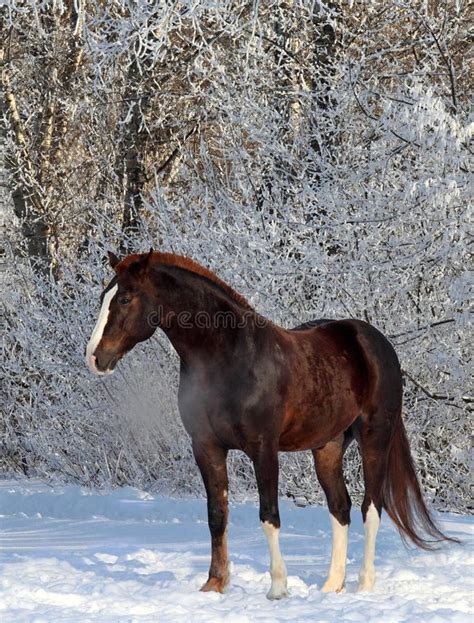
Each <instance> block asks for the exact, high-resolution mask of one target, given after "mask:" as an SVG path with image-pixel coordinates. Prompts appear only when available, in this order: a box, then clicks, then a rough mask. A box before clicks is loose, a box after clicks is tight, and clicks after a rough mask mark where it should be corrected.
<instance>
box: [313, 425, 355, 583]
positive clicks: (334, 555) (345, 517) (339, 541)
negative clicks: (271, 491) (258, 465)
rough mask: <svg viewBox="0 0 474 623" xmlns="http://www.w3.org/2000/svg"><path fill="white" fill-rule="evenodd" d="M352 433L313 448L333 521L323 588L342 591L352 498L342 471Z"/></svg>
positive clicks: (317, 471) (319, 476)
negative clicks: (321, 446)
mask: <svg viewBox="0 0 474 623" xmlns="http://www.w3.org/2000/svg"><path fill="white" fill-rule="evenodd" d="M351 440H352V434H351V432H350V431H347V432H346V433H344V434H341V435H339V437H336V438H335V439H333V440H332V441H330V442H329V443H327V444H326V445H325V446H324V447H323V448H318V449H316V450H313V456H314V464H315V467H316V475H317V477H318V480H319V482H320V484H321V486H322V488H323V490H324V493H325V495H326V499H327V502H328V507H329V512H330V516H331V524H332V552H331V564H330V565H329V572H328V578H327V580H326V582H325V584H324V586H323V587H322V589H321V590H322V591H323V592H325V593H329V592H332V591H335V592H340V591H341V590H342V589H343V587H344V580H345V577H346V558H347V535H348V531H349V524H350V510H351V499H350V497H349V494H348V492H347V488H346V485H345V482H344V476H343V472H342V457H343V455H344V451H345V449H346V447H347V446H348V444H349V443H350V441H351Z"/></svg>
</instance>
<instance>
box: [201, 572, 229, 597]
mask: <svg viewBox="0 0 474 623" xmlns="http://www.w3.org/2000/svg"><path fill="white" fill-rule="evenodd" d="M228 583H229V576H227V577H225V578H209V579H208V581H207V582H206V583H205V584H204V586H203V587H202V588H201V591H202V592H203V593H209V592H210V591H214V592H215V593H223V592H224V589H225V587H226V586H227V584H228Z"/></svg>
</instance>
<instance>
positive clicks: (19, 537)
mask: <svg viewBox="0 0 474 623" xmlns="http://www.w3.org/2000/svg"><path fill="white" fill-rule="evenodd" d="M281 516H282V530H281V547H282V552H283V556H284V558H285V561H286V565H287V567H288V576H289V577H288V585H289V590H290V597H289V598H288V599H284V600H282V601H278V602H271V601H268V600H267V599H266V598H265V594H266V592H267V590H268V588H269V586H270V575H269V572H268V571H269V554H268V550H267V545H266V539H265V536H264V534H263V532H262V530H261V528H260V526H259V519H258V509H257V506H256V504H255V503H254V502H247V503H244V504H232V505H231V509H230V525H229V553H230V560H231V583H230V585H229V586H228V588H227V589H226V592H225V593H224V594H223V595H220V594H216V593H201V592H199V588H200V586H201V585H202V584H203V583H204V582H205V580H206V579H207V571H208V566H209V559H210V539H209V534H208V527H207V518H206V504H205V501H204V500H200V499H199V500H198V499H175V498H170V497H165V496H158V495H157V496H152V495H149V494H147V493H144V492H142V491H139V490H136V489H131V488H123V489H117V490H114V491H109V492H107V493H105V494H103V493H98V492H91V491H88V490H85V489H81V488H80V487H76V486H53V487H51V486H48V485H47V484H45V483H42V482H39V481H15V480H7V481H0V620H1V621H2V623H9V622H13V621H14V622H15V623H17V622H18V623H20V622H34V623H56V622H63V621H67V622H81V623H87V622H89V621H94V622H95V621H101V622H107V623H108V622H111V623H112V622H114V623H115V622H125V621H127V622H137V623H138V622H139V623H142V622H152V621H153V622H154V623H155V622H159V623H168V622H186V623H208V622H209V623H214V622H218V621H226V622H227V621H229V622H235V623H247V622H248V623H250V622H251V621H252V622H253V621H257V622H271V621H312V622H328V623H329V622H333V621H338V622H344V621H361V622H364V623H370V622H374V623H375V622H377V623H380V622H383V623H399V622H400V623H401V622H402V621H404V622H410V623H418V622H421V621H426V622H428V621H429V622H430V623H444V622H454V623H468V622H469V621H472V620H473V615H474V608H473V597H472V595H473V593H474V590H473V589H474V581H473V575H474V573H473V572H474V565H473V562H474V560H473V547H472V546H473V538H472V537H473V532H474V522H473V521H472V518H469V517H465V516H457V515H454V514H438V519H439V520H440V521H441V524H442V526H443V528H444V529H445V530H447V531H448V532H449V533H450V534H453V535H457V536H459V537H460V538H462V539H463V541H464V544H463V545H462V546H456V545H448V546H445V547H443V548H442V549H441V550H439V551H438V552H434V553H430V552H423V551H421V550H407V549H405V548H404V547H403V545H402V543H401V541H400V538H399V536H398V533H397V532H396V530H395V529H394V527H393V526H392V524H391V522H390V520H389V519H388V518H387V517H386V516H385V515H384V516H383V517H382V524H381V528H380V531H379V538H378V542H377V555H376V569H377V582H376V588H375V591H374V592H373V593H356V592H355V591H356V587H357V577H358V571H359V567H360V564H361V560H362V552H363V528H362V522H361V518H360V513H359V512H358V509H354V510H353V513H352V525H351V528H350V531H349V560H348V575H347V581H346V589H345V592H344V593H341V594H323V593H321V592H320V588H321V586H322V584H323V583H324V580H325V577H326V570H327V567H328V565H329V556H330V549H331V535H330V522H329V516H328V513H327V510H326V509H325V508H321V507H306V508H297V507H295V506H294V504H293V503H291V502H288V501H284V500H282V501H281Z"/></svg>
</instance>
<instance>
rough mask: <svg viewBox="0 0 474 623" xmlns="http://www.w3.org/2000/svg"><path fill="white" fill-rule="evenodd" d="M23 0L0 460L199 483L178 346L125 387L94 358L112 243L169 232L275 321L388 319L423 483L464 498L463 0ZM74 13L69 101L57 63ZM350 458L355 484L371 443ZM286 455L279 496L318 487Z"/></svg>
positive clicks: (249, 480)
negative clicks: (26, 0) (281, 4)
mask: <svg viewBox="0 0 474 623" xmlns="http://www.w3.org/2000/svg"><path fill="white" fill-rule="evenodd" d="M20 4H21V3H16V2H13V1H12V2H10V3H9V11H10V12H9V20H10V25H11V34H10V40H9V45H10V46H11V50H13V51H14V50H21V51H22V52H23V56H21V55H20V56H18V55H16V56H15V55H13V54H12V55H11V57H10V56H9V57H8V63H7V65H6V67H7V71H6V73H5V76H7V78H8V82H7V83H6V84H5V87H6V89H7V92H8V94H9V96H11V97H10V99H8V104H9V107H7V109H6V116H5V118H6V125H5V134H4V135H5V137H6V141H7V145H8V149H9V154H10V155H9V160H8V167H9V172H10V179H11V181H12V184H11V187H12V189H14V190H15V191H17V194H16V195H15V197H16V199H15V214H16V219H17V220H16V221H13V219H10V220H11V225H10V230H9V231H10V234H9V236H10V240H11V246H12V249H13V251H12V255H11V257H10V258H9V260H8V262H7V264H6V266H7V271H6V272H4V273H3V275H2V281H3V286H4V290H5V292H6V296H5V297H4V308H5V309H4V311H5V319H6V328H7V330H6V332H5V337H4V341H3V360H2V377H3V384H2V393H3V398H2V407H3V417H2V419H1V421H0V433H1V447H2V453H1V457H0V461H1V462H2V466H3V469H4V470H12V471H17V470H23V471H24V472H26V473H28V474H42V475H44V476H47V477H52V476H56V477H60V478H62V479H64V480H67V481H77V482H81V483H93V484H96V485H100V484H102V483H112V484H123V483H132V484H135V485H139V486H142V487H150V488H159V487H167V488H170V487H171V488H173V489H175V490H179V491H190V490H191V491H196V490H197V489H198V488H200V486H201V485H200V481H199V476H198V473H197V469H196V468H195V466H194V462H193V459H192V455H191V451H190V445H189V442H188V439H187V437H186V434H185V433H184V430H183V427H182V425H181V423H180V420H179V416H178V413H177V406H176V389H177V379H178V360H177V356H176V355H175V354H174V353H173V352H172V349H171V347H170V345H169V344H168V343H167V341H166V339H165V338H164V336H159V335H156V336H155V337H153V338H152V340H150V342H148V343H145V344H143V345H140V346H139V347H137V348H136V349H135V350H134V351H133V352H132V353H131V354H130V355H128V357H127V358H126V359H124V360H123V361H122V362H121V363H120V364H119V366H118V369H117V371H116V374H115V375H114V376H112V377H110V378H106V379H100V380H97V379H95V378H91V377H90V376H89V373H88V372H87V370H86V369H85V366H84V362H83V352H84V348H85V344H86V342H87V340H88V337H89V335H90V332H91V330H92V327H93V324H94V322H95V319H96V316H97V313H98V297H99V294H100V291H101V289H102V287H103V285H104V283H105V282H107V280H108V279H109V277H110V270H109V269H108V268H107V267H106V266H105V264H104V256H105V251H106V250H107V249H109V248H111V249H114V250H119V251H126V250H141V251H144V250H147V249H148V248H149V247H150V246H151V245H153V246H154V247H155V248H158V249H160V250H166V251H173V252H176V253H181V254H184V255H188V256H190V257H192V258H194V259H195V260H197V261H199V262H201V263H203V264H204V265H206V266H208V267H209V268H211V269H212V270H214V271H215V272H216V273H217V274H218V275H219V276H220V277H221V278H223V279H224V280H226V281H228V282H229V283H230V284H231V285H233V286H234V287H235V288H236V289H237V290H238V291H240V292H241V293H242V294H244V295H245V296H246V297H247V298H248V299H249V301H250V302H251V303H252V304H253V305H254V306H255V308H256V309H257V310H258V311H259V312H261V313H262V314H264V315H267V316H268V317H270V318H271V319H272V320H274V321H276V322H278V323H281V324H282V325H283V326H286V327H291V326H295V325H296V324H299V323H300V322H303V321H305V320H309V319H312V318H318V317H333V318H344V317H354V318H362V319H365V320H367V321H369V322H371V323H373V324H374V325H375V326H376V327H378V328H379V329H380V330H381V331H382V332H383V333H385V335H387V336H388V337H389V338H390V339H391V340H392V342H393V344H394V345H395V348H396V350H397V352H398V354H399V357H400V360H401V363H402V368H403V369H404V371H405V380H406V385H405V408H404V417H405V420H406V424H407V428H408V431H409V436H410V440H411V445H412V450H413V453H414V455H415V458H416V462H417V464H418V467H419V473H420V476H421V479H422V481H423V486H424V488H425V490H426V491H427V492H428V494H429V496H430V497H431V499H432V500H433V501H434V503H435V505H436V506H438V507H439V508H449V509H457V510H466V509H467V508H468V507H469V504H470V502H469V500H470V497H469V492H468V470H469V465H468V451H469V431H468V420H467V414H468V407H469V405H470V404H471V402H470V400H471V399H470V398H469V396H468V383H469V376H468V375H469V349H468V339H467V336H468V301H469V280H468V275H467V268H466V267H467V233H468V208H469V198H468V182H469V177H468V170H467V158H468V147H467V144H468V140H469V127H468V125H467V115H466V114H465V112H464V108H463V103H464V102H465V97H466V96H465V91H464V86H463V85H464V80H465V69H464V67H465V66H464V60H463V59H464V56H463V54H464V52H463V50H464V47H463V46H464V38H463V34H462V33H463V32H464V31H463V24H464V21H463V20H464V19H465V17H464V13H463V10H462V7H458V9H457V10H454V9H449V11H452V12H453V14H452V15H451V14H450V15H448V17H450V19H451V18H452V19H451V21H448V22H446V20H445V21H444V22H443V19H442V18H443V15H444V13H443V11H445V12H448V13H449V11H448V9H443V8H442V7H441V5H440V7H438V9H437V10H438V12H437V13H436V12H435V13H433V14H430V12H429V9H428V8H426V7H425V9H423V10H422V8H420V7H421V6H422V5H424V3H414V4H415V5H416V6H418V4H420V7H418V9H415V8H413V7H411V9H410V8H409V5H408V4H407V5H406V6H405V5H404V4H403V3H400V2H397V3H388V5H387V7H386V9H384V8H383V6H382V5H386V4H387V3H382V2H374V3H371V6H370V7H365V8H361V7H359V6H358V4H357V3H356V4H355V6H352V5H349V6H346V5H344V6H343V8H342V9H341V10H340V11H336V12H335V11H334V10H333V9H331V8H330V7H325V6H324V5H321V6H320V8H319V9H318V11H319V12H318V11H316V9H315V8H314V7H310V3H299V2H295V3H289V6H288V7H287V9H286V10H285V11H284V10H281V11H280V12H279V13H278V14H277V15H278V17H277V18H275V17H274V15H275V13H274V11H273V10H274V9H275V7H274V6H270V5H272V3H270V4H269V6H268V7H263V8H258V7H257V5H255V6H253V5H252V6H250V5H248V3H245V2H242V3H232V2H231V3H225V7H222V8H221V11H216V10H215V9H213V7H212V6H211V5H209V6H208V4H207V3H206V2H202V3H195V4H193V8H192V10H191V8H189V9H186V8H183V10H182V11H181V12H174V13H173V10H172V9H171V8H169V7H168V8H165V7H161V5H160V7H161V8H160V7H155V8H153V7H152V6H148V5H143V4H139V5H136V4H135V3H128V2H119V1H118V0H117V2H113V3H110V7H108V12H101V9H99V8H98V7H96V8H95V9H94V10H92V9H91V8H90V7H89V5H88V3H87V2H86V3H84V7H85V8H84V7H82V5H81V7H82V8H81V9H80V10H79V12H78V13H74V11H76V9H74V11H73V13H74V15H72V16H71V15H68V14H65V13H61V11H60V9H59V8H58V9H57V14H56V13H55V14H54V15H55V21H54V20H53V21H52V22H45V18H44V16H42V17H41V15H40V17H38V15H36V18H34V15H33V14H31V13H29V12H28V11H24V10H23V9H22V8H21V6H20ZM293 4H294V6H293ZM363 4H364V3H363ZM412 4H413V3H412ZM183 6H184V5H183ZM364 6H365V4H364ZM71 10H72V9H71ZM272 11H273V12H272ZM380 11H382V13H380ZM456 11H457V12H456ZM380 15H383V19H381V18H380ZM446 15H447V14H446ZM446 15H444V16H445V17H446ZM65 16H66V17H65ZM66 18H67V19H66ZM72 18H74V19H72ZM71 20H72V21H71ZM275 20H276V21H275ZM71 23H72V24H73V26H74V29H73V33H72V34H73V35H74V37H75V39H74V41H73V43H71V48H70V50H69V51H68V52H67V55H69V56H68V58H70V61H71V63H72V64H73V67H74V72H75V73H74V75H73V81H74V85H75V89H76V90H75V91H71V90H70V89H69V87H68V84H69V83H68V82H67V80H66V79H64V82H63V83H62V82H61V76H62V74H61V71H60V69H61V68H60V65H58V60H57V59H58V58H62V56H61V54H62V52H61V50H62V47H61V46H64V45H65V42H66V41H69V42H71V40H70V39H69V40H66V39H64V38H61V37H60V36H59V35H60V34H61V33H63V34H64V33H67V32H69V31H68V30H67V29H68V28H71ZM446 24H448V25H446ZM35 29H36V30H35ZM38 29H39V30H38ZM48 29H50V30H49V31H48ZM417 29H418V30H417ZM443 29H444V30H443ZM40 31H41V32H40ZM46 31H48V32H49V35H47V34H46V35H45V32H46ZM32 32H37V34H38V32H39V35H38V37H39V39H38V41H40V42H41V46H42V47H41V46H40V47H41V50H40V51H38V50H36V49H32V48H31V45H33V44H32V43H31V42H32V41H34V40H35V39H34V38H32V37H31V36H30V37H29V38H25V37H24V35H25V33H32ZM418 32H422V33H423V34H422V36H420V38H419V39H418V38H416V37H415V34H416V33H418ZM69 34H71V33H69ZM40 35H41V36H40ZM53 35H54V36H53ZM369 35H370V36H369ZM401 35H403V37H401ZM417 36H418V35H417ZM400 41H402V42H405V43H403V44H402V43H400ZM28 42H29V43H28ZM310 44H311V45H310ZM410 46H414V47H413V50H414V52H413V53H412V51H411V47H410ZM35 55H36V56H35ZM28 59H29V60H30V61H31V62H29V61H28ZM32 59H36V60H35V61H34V63H33V62H32ZM48 63H49V64H48ZM35 68H36V69H35ZM456 68H458V72H457V73H456ZM53 70H56V74H55V76H56V77H55V80H56V83H54V84H56V85H60V86H61V85H62V86H61V88H59V87H58V88H57V89H56V90H54V89H53V88H51V85H50V83H49V82H48V79H47V78H48V75H49V74H48V72H51V71H53ZM35 71H36V72H39V73H40V78H41V79H40V80H39V79H38V80H35V77H36V74H35ZM58 72H59V73H58ZM114 94H116V97H115V96H114V97H112V96H113V95H114ZM12 98H13V99H12ZM12 102H13V103H12ZM53 104H54V105H53ZM13 105H14V106H13ZM15 111H16V113H18V115H17V117H15ZM51 111H53V112H51ZM48 123H50V125H48ZM19 124H20V125H19ZM21 124H23V127H22V126H21ZM51 124H52V125H51ZM48 128H49V129H48ZM51 128H52V129H51ZM20 130H21V131H20ZM36 130H37V132H38V133H39V135H41V136H42V137H43V140H41V141H40V140H35V138H34V137H35V136H36V134H35V132H36ZM49 131H50V135H49V134H48V132H49ZM45 132H46V134H45ZM45 141H46V142H45ZM18 193H20V199H19V195H18ZM22 193H23V194H22ZM32 197H33V198H34V199H35V201H34V202H33V199H32ZM29 202H30V203H29ZM31 202H32V203H31ZM20 225H21V226H22V229H21V230H20V227H19V226H20ZM39 225H41V227H42V229H41V228H40V227H39ZM39 230H41V232H46V233H44V234H42V233H40V234H38V231H39ZM28 232H30V234H31V232H34V234H35V235H36V236H40V235H44V240H43V242H44V244H43V245H42V246H41V245H36V246H35V245H33V244H31V241H30V239H29V238H28ZM25 240H26V243H25ZM39 248H41V253H40V252H39V251H38V249H39ZM22 253H24V254H25V253H26V254H27V255H29V256H30V257H29V258H27V259H25V258H24V257H21V254H22ZM38 254H39V256H40V257H38ZM30 260H33V261H32V262H30ZM31 265H33V266H35V267H36V268H35V269H34V270H33V269H32V268H31ZM229 463H230V475H231V484H232V489H233V491H234V492H238V493H240V494H242V493H244V494H246V493H247V492H250V491H253V489H254V481H253V477H252V471H251V468H250V465H249V463H248V461H247V460H246V459H245V457H242V456H240V455H238V454H237V453H233V454H232V456H231V458H230V461H229ZM346 463H347V465H346V473H347V479H348V481H349V483H350V487H351V489H352V491H354V492H355V493H356V494H359V493H360V490H361V486H362V478H361V474H360V464H359V460H358V456H357V451H356V449H355V448H351V449H350V450H349V451H348V454H347V461H346ZM281 464H282V472H281V479H280V488H281V492H282V494H284V495H289V496H295V495H305V496H307V498H308V499H310V500H316V499H317V500H319V499H321V491H320V489H319V487H318V486H317V484H316V479H315V476H314V473H313V471H314V470H313V467H312V460H311V458H310V455H307V454H302V455H291V456H290V455H285V456H282V458H281Z"/></svg>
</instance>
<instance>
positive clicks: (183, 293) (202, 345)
mask: <svg viewBox="0 0 474 623" xmlns="http://www.w3.org/2000/svg"><path fill="white" fill-rule="evenodd" d="M157 281H158V284H157V288H158V292H159V294H158V300H159V305H160V315H161V316H162V319H163V322H162V328H163V330H164V332H165V333H166V335H167V336H168V338H169V339H170V341H171V343H172V344H173V346H174V348H175V350H176V351H177V353H178V354H179V355H180V357H181V358H182V359H184V360H187V361H190V360H192V359H193V360H194V359H200V358H201V359H203V360H205V359H206V358H207V357H212V356H213V355H215V353H216V349H217V344H219V350H220V354H221V355H222V354H224V351H225V350H226V348H227V347H229V348H230V346H231V341H232V340H231V339H230V334H231V332H232V331H235V330H237V329H238V330H245V329H246V328H247V327H246V326H245V325H246V324H247V320H248V323H249V325H250V324H251V322H252V319H251V318H249V319H247V320H246V322H242V319H243V317H244V315H245V314H246V315H249V316H252V315H253V313H252V312H249V311H248V310H244V309H243V308H242V307H241V306H240V305H239V303H238V302H237V301H234V300H233V299H232V298H231V297H230V296H228V295H227V294H226V293H225V292H221V291H220V288H219V287H218V286H214V284H212V283H208V282H207V281H206V280H205V279H203V278H201V277H199V276H198V275H194V274H192V273H188V272H186V271H178V272H175V273H173V272H172V271H169V270H166V271H163V273H162V274H161V275H160V276H158V279H157ZM226 332H227V333H228V336H229V339H228V340H226V339H222V336H223V334H224V336H225V334H226Z"/></svg>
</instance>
